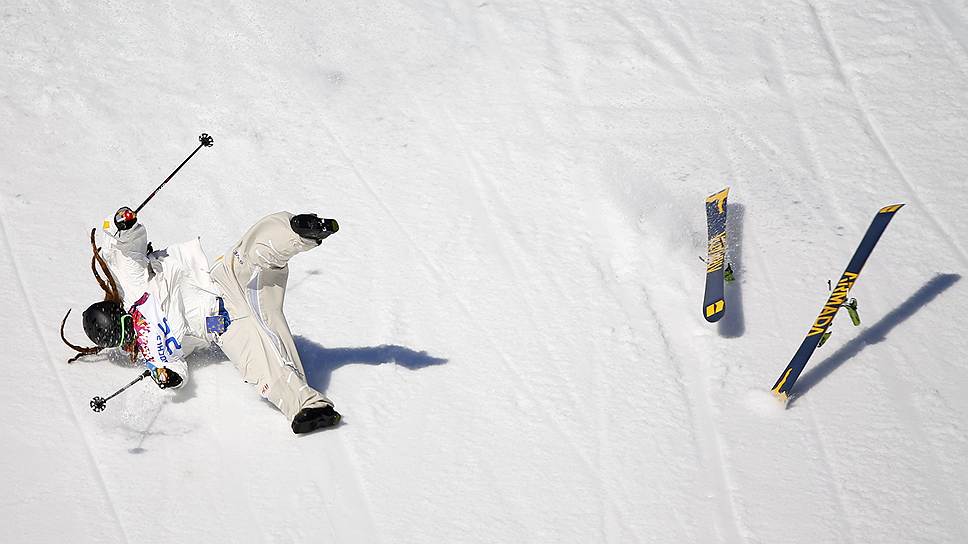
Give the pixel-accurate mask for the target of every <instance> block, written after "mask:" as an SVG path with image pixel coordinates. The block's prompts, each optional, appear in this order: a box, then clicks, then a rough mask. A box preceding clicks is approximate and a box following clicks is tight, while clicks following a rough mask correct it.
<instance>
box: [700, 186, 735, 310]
mask: <svg viewBox="0 0 968 544" xmlns="http://www.w3.org/2000/svg"><path fill="white" fill-rule="evenodd" d="M728 195H729V187H727V188H725V189H723V190H722V191H719V192H718V193H715V194H712V195H709V196H708V197H706V231H707V233H708V239H707V241H706V250H707V252H708V255H707V256H706V293H705V295H704V296H703V301H702V312H703V317H705V318H706V321H709V322H710V323H715V322H717V321H719V320H720V319H722V317H723V316H724V315H726V298H725V293H724V292H725V289H724V287H723V281H724V280H723V270H724V268H725V266H726V197H727V196H728Z"/></svg>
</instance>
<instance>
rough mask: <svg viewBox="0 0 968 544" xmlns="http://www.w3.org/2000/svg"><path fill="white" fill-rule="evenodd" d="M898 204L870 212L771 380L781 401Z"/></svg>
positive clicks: (811, 352)
mask: <svg viewBox="0 0 968 544" xmlns="http://www.w3.org/2000/svg"><path fill="white" fill-rule="evenodd" d="M902 206H904V204H892V205H890V206H885V207H883V208H881V209H880V210H879V211H878V212H877V215H875V216H874V220H873V221H872V222H871V225H870V226H869V227H867V232H866V233H865V234H864V238H863V239H861V241H860V244H859V245H858V246H857V249H856V250H855V251H854V256H853V257H851V259H850V262H849V263H848V264H847V269H846V270H844V273H843V275H841V276H840V280H839V281H838V282H837V286H836V287H835V288H834V289H833V291H832V292H831V293H830V297H828V298H827V302H825V303H824V305H823V308H821V310H820V315H819V316H817V319H816V320H814V322H813V324H812V325H811V326H810V330H809V331H808V332H807V336H806V338H804V339H803V342H802V343H801V344H800V348H799V349H798V350H797V352H796V354H794V355H793V359H791V360H790V364H788V365H787V367H786V368H785V369H783V372H781V373H780V378H779V379H778V380H777V381H776V383H775V384H773V394H774V395H776V397H777V398H778V399H780V400H781V401H783V402H784V403H785V402H787V400H789V398H790V391H791V390H792V389H793V385H794V384H795V383H796V382H797V378H799V377H800V373H801V372H803V368H804V367H805V366H807V361H809V360H810V356H812V355H813V352H814V351H816V349H817V344H819V343H820V340H821V338H823V334H824V333H825V332H827V329H829V328H830V325H831V324H832V323H833V321H834V317H835V316H836V315H837V311H838V310H839V309H840V307H841V306H842V305H843V304H844V302H846V301H847V294H848V293H849V292H850V289H851V288H852V287H853V286H854V283H855V282H856V281H857V277H858V276H860V271H861V270H862V269H863V268H864V264H865V263H867V259H868V258H869V257H870V256H871V252H872V251H874V246H876V245H877V242H878V240H880V239H881V235H882V234H884V230H885V229H886V228H887V225H888V224H889V223H890V222H891V219H893V218H894V214H895V213H897V211H898V210H900V209H901V207H902Z"/></svg>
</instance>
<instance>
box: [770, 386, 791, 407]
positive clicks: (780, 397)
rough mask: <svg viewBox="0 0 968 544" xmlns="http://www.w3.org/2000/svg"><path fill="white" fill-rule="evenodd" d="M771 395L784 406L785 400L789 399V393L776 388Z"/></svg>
mask: <svg viewBox="0 0 968 544" xmlns="http://www.w3.org/2000/svg"><path fill="white" fill-rule="evenodd" d="M773 396H774V397H776V400H778V401H780V403H781V404H783V406H786V405H787V402H789V401H790V396H789V395H787V394H786V393H783V392H781V391H777V390H776V389H774V390H773Z"/></svg>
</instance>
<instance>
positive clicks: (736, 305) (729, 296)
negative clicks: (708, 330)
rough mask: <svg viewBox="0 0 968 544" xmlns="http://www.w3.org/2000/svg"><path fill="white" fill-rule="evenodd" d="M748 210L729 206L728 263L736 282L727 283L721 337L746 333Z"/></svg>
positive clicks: (732, 336)
mask: <svg viewBox="0 0 968 544" xmlns="http://www.w3.org/2000/svg"><path fill="white" fill-rule="evenodd" d="M745 213H746V208H744V207H743V205H742V204H733V203H730V205H729V219H728V220H727V228H728V229H729V230H728V231H727V233H726V236H727V238H726V240H727V242H726V243H727V249H726V262H728V263H732V265H733V273H734V274H735V275H736V280H735V281H731V282H727V283H726V291H725V293H726V315H724V316H723V318H722V319H720V320H719V323H717V324H716V330H717V332H718V333H719V336H721V337H723V338H739V337H740V336H743V334H744V333H745V332H746V319H745V317H744V315H743V282H744V281H745V278H744V277H743V272H744V270H743V219H744V216H745Z"/></svg>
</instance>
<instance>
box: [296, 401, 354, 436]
mask: <svg viewBox="0 0 968 544" xmlns="http://www.w3.org/2000/svg"><path fill="white" fill-rule="evenodd" d="M342 417H343V416H341V415H339V412H337V411H336V410H333V407H332V406H330V405H328V404H325V405H323V406H313V407H312V408H303V409H302V410H300V411H299V413H298V414H296V417H294V418H292V432H294V433H296V434H303V433H311V432H313V431H315V430H316V429H325V428H326V427H332V426H334V425H336V424H337V423H339V420H340V419H342Z"/></svg>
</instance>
